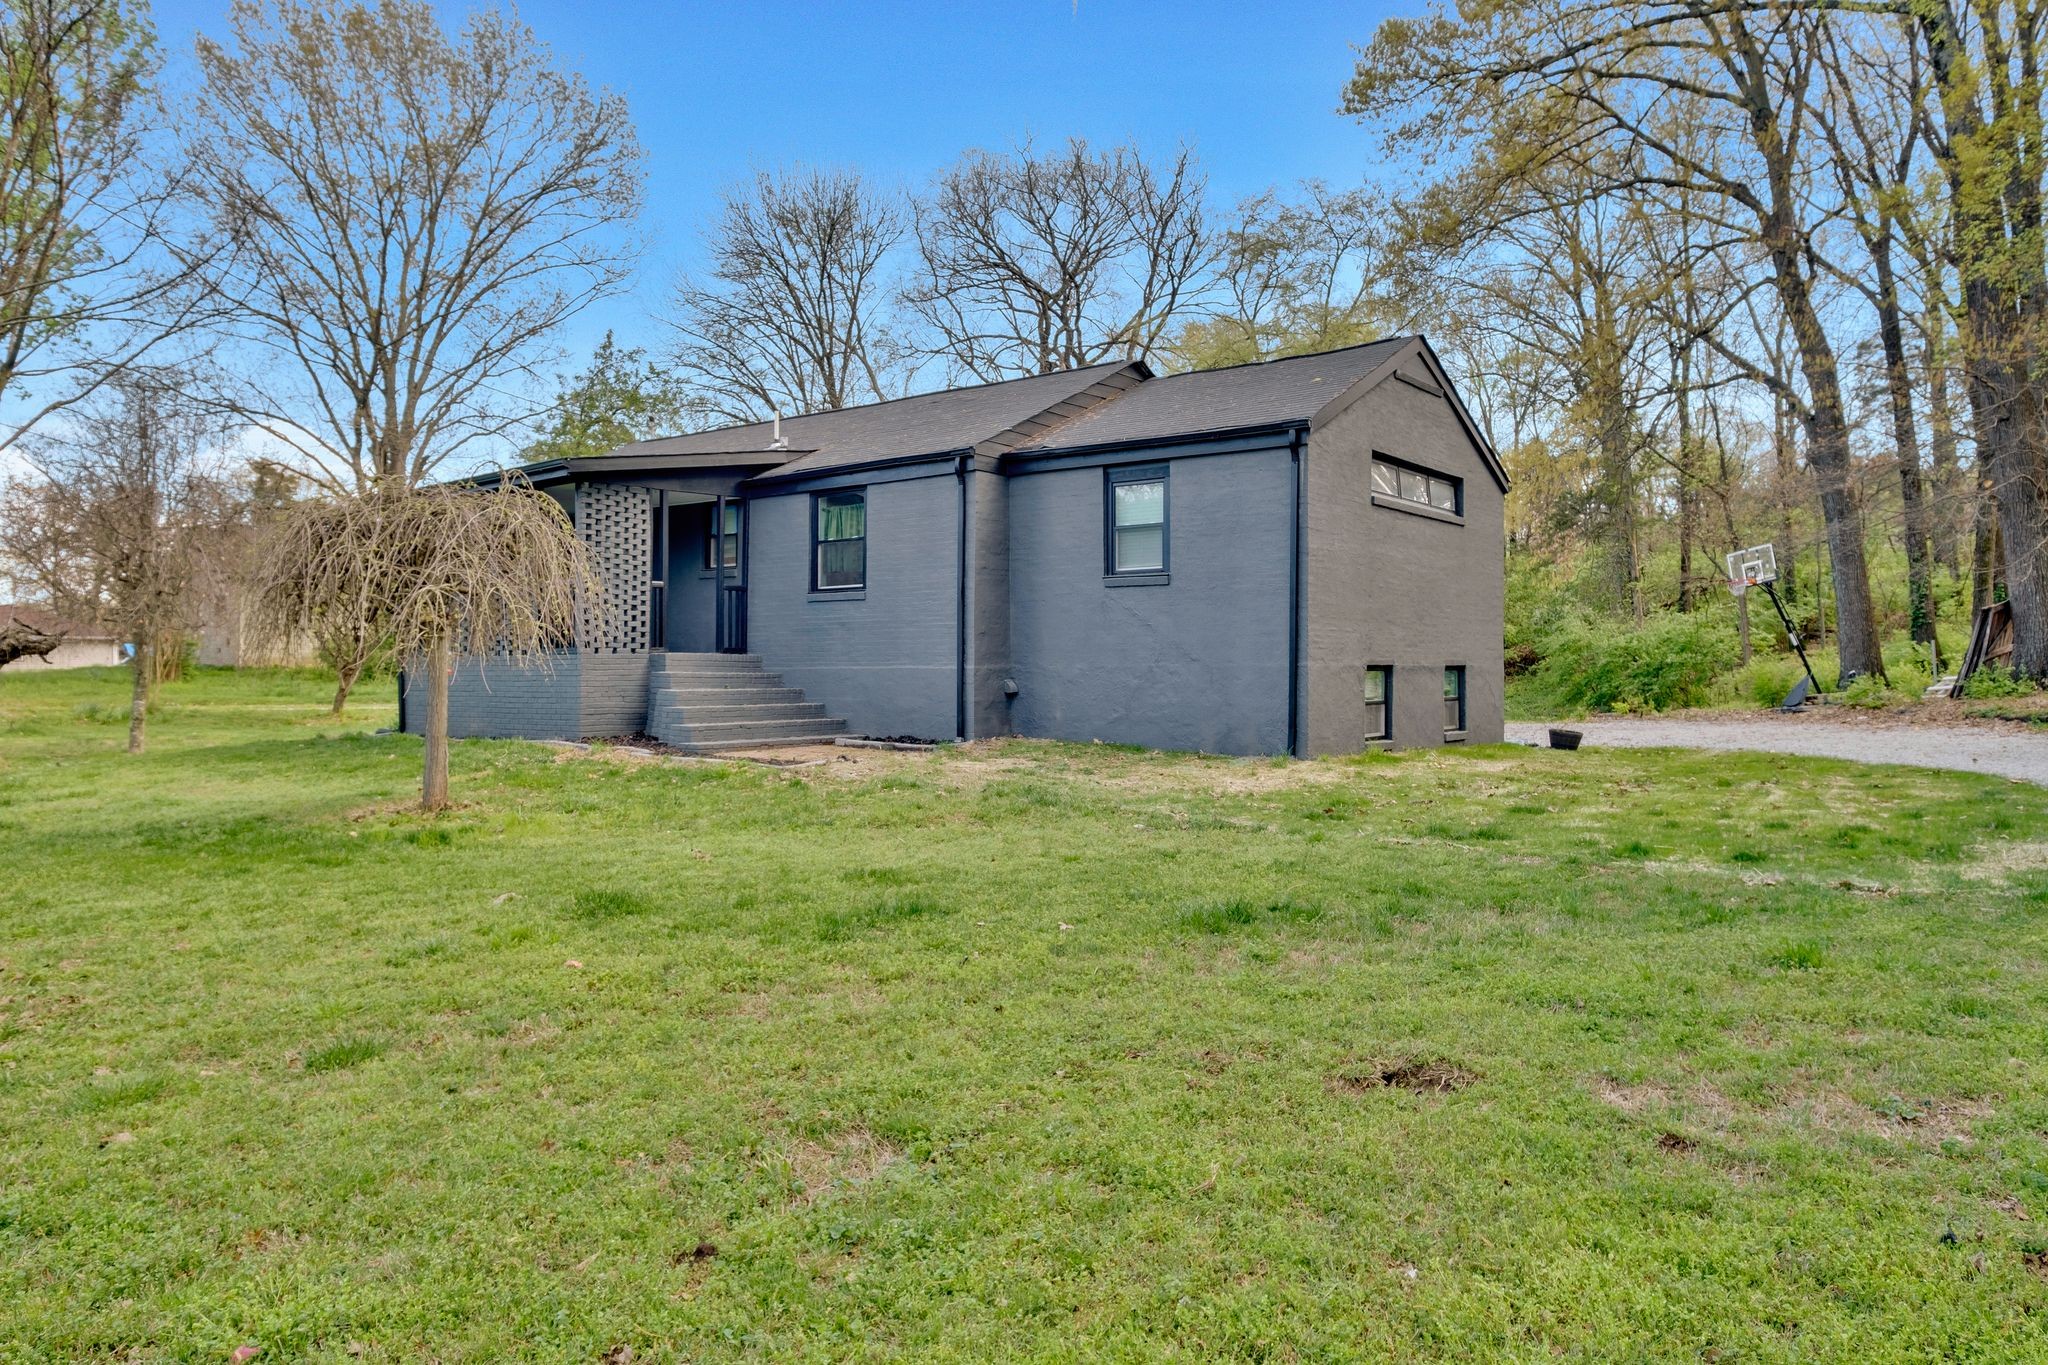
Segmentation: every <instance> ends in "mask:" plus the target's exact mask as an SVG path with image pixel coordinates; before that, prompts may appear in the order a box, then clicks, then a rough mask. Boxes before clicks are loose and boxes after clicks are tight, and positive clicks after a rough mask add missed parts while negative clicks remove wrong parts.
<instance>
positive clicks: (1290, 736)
mask: <svg viewBox="0 0 2048 1365" xmlns="http://www.w3.org/2000/svg"><path fill="white" fill-rule="evenodd" d="M1301 435H1302V428H1300V427H1296V428H1295V429H1294V434H1293V435H1291V436H1289V437H1288V438H1287V459H1288V465H1289V473H1290V475H1291V476H1292V479H1293V484H1294V488H1293V498H1292V507H1291V508H1290V512H1291V515H1290V516H1289V517H1288V519H1287V752H1288V754H1289V755H1291V756H1292V757H1295V758H1299V757H1301V539H1302V537H1301V509H1302V491H1301V481H1302V454H1303V451H1302V445H1301Z"/></svg>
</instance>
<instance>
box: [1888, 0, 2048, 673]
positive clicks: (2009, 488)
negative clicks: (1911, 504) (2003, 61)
mask: <svg viewBox="0 0 2048 1365" xmlns="http://www.w3.org/2000/svg"><path fill="white" fill-rule="evenodd" d="M1913 13H1914V14H1915V16H1916V17H1917V19H1918V20H1919V23H1920V28H1921V32H1922V34H1923V35H1924V36H1925V38H1926V40H1927V48H1928V53H1929V57H1930V59H1931V63H1932V66H1933V70H1934V76H1935V82H1936V85H1937V87H1938V88H1939V90H1940V93H1941V103H1942V112H1943V114H1944V115H1945V116H1946V119H1947V122H1948V137H1949V143H1950V145H1951V146H1952V147H1953V148H1954V151H1953V152H1952V153H1951V154H1950V155H1949V156H1948V157H1947V158H1946V166H1945V169H1946V171H1947V178H1948V190H1949V208H1950V216H1951V218H1952V219H1953V221H1954V225H1955V241H1956V243H1957V251H1958V255H1957V272H1958V274H1959V275H1960V276H1961V277H1962V282H1963V304H1964V314H1965V325H1964V334H1963V373H1964V378H1965V380H1966V381H1967V383H1968V386H1969V391H1970V407H1971V410H1972V412H1973V414H1974V416H1975V419H1976V424H1977V451H1978V461H1979V469H1980V470H1981V471H1982V472H1983V473H1984V474H1985V475H1987V476H1988V477H1989V480H1990V484H1991V493H1992V497H1993V498H1994V500H1995V501H1996V504H1997V516H1996V519H1995V525H1996V527H1997V530H1998V540H1997V543H1996V544H1995V545H1994V546H1993V547H1992V548H1993V550H1994V572H1995V554H1996V550H1997V549H1999V548H2002V549H2003V551H2004V556H2005V594H2006V601H2007V602H2009V603H2010V604H2011V607H2012V667H2013V671H2014V672H2015V673H2019V674H2021V675H2023V676H2026V677H2030V678H2036V679H2040V680H2043V681H2048V488H2044V486H2043V485H2044V483H2048V449H2044V443H2048V431H2043V429H2042V426H2041V421H2040V417H2039V412H2040V404H2041V400H2042V394H2041V391H2040V379H2039V378H2038V376H2037V373H2036V371H2035V366H2036V365H2037V364H2038V361H2037V360H2036V359H2035V356H2034V352H2035V348H2036V347H2038V345H2039V344H2040V336H2041V332H2042V330H2043V329H2044V328H2048V276H2044V257H2043V255H2042V244H2041V233H2040V226H2041V187H2040V181H2039V177H2038V174H2033V175H2023V174H2021V171H2022V170H2023V169H2025V168H2028V167H2034V168H2038V165H2039V162H2038V158H2037V152H2038V147H2037V146H2033V145H2027V144H2028V143H2029V140H2030V139H2031V138H2036V137H2038V135H2039V129H2040V112H2039V110H2038V108H2032V109H2010V110H2006V111H2004V113H2005V116H2004V117H2000V118H1997V119H1995V120H1994V121H1993V122H1991V123H1988V124H1987V123H1986V122H1985V119H1984V114H1983V108H1982V106H1981V104H1980V102H1979V101H1980V99H1981V98H1982V87H1983V82H1984V80H1985V78H1986V76H1987V74H1988V75H1989V77H1990V80H1991V94H1992V96H1993V99H1994V112H1998V111H1997V109H1996V101H1997V99H1998V97H1999V96H2000V95H2001V94H2002V93H2004V94H2008V95H2009V94H2010V92H2009V91H2001V88H2000V86H1999V84H1998V81H1999V75H1998V73H1997V71H1996V69H1995V68H1993V69H1991V70H1990V71H1988V72H1987V67H1988V66H1991V64H1989V63H1984V62H1978V61H1975V60H1972V54H1971V52H1970V50H1969V45H1968V42H1967V40H1966V38H1965V35H1964V31H1963V28H1962V25H1961V24H1960V23H1959V22H1958V20H1957V16H1956V13H1955V10H1954V8H1953V6H1952V5H1951V4H1949V3H1948V0H1935V2H1934V3H1926V4H1922V5H1919V6H1916V7H1915V8H1914V11H1913ZM1986 41H1987V42H1990V41H1992V40H1991V39H1990V38H1987V39H1986ZM1997 41H1999V42H2001V43H2004V42H2013V41H2016V42H2017V45H2018V50H2019V52H2020V55H2021V57H2022V59H2023V62H2024V63H2025V64H2026V66H2027V68H2028V70H2029V72H2030V73H2031V71H2032V69H2033V63H2034V61H2035V60H2036V55H2035V52H2034V50H2033V43H2034V35H2033V34H2032V33H2030V32H2026V31H2021V32H2019V33H2017V34H2003V35H1998V38H1997ZM2025 89H2026V87H2025V86H2024V85H2023V86H2022V87H2021V91H2022V92H2024V91H2025ZM2036 98H2038V96H2036Z"/></svg>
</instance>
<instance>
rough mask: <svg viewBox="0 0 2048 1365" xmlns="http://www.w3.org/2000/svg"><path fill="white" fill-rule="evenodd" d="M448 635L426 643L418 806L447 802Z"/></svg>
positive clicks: (426, 807) (443, 805)
mask: <svg viewBox="0 0 2048 1365" xmlns="http://www.w3.org/2000/svg"><path fill="white" fill-rule="evenodd" d="M448 666H449V659H448V637H447V636H446V635H436V636H435V637H434V639H433V642H432V643H431V644H429V645H428V646H427V724H426V729H425V730H424V732H423V733H424V734H425V736H426V768H425V771H424V772H423V773H422V774H421V777H420V809H421V810H424V811H436V810H445V809H446V808H447V806H448Z"/></svg>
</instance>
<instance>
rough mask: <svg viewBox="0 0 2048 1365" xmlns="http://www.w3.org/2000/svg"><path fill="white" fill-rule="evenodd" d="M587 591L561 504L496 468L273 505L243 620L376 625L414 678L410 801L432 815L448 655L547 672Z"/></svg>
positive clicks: (285, 638)
mask: <svg viewBox="0 0 2048 1365" xmlns="http://www.w3.org/2000/svg"><path fill="white" fill-rule="evenodd" d="M599 600H600V595H599V587H598V583H597V580H596V577H595V575H594V573H593V572H592V570H591V565H590V559H589V555H588V552H587V551H586V550H585V549H584V546H583V543H582V541H581V540H579V539H578V538H577V536H576V532H575V528H574V527H573V526H571V524H570V522H569V518H568V516H567V514H565V513H564V512H563V511H562V508H561V505H560V504H558V503H557V502H556V501H555V500H554V499H553V498H550V497H548V496H547V495H546V494H545V493H541V492H538V491H536V490H535V489H534V488H533V487H532V485H530V484H528V483H526V482H525V481H523V480H521V479H519V478H517V477H515V476H511V475H507V476H506V477H504V478H503V479H501V480H500V481H499V483H498V484H497V486H495V487H469V486H441V487H431V488H424V489H417V490H412V491H407V490H405V489H403V488H399V487H385V488H378V489H374V490H372V491H370V492H367V493H362V494H357V495H353V496H343V497H332V498H325V499H322V500H320V501H317V502H309V503H305V504H302V505H300V506H297V507H294V508H291V509H290V510H288V511H286V512H284V513H283V514H281V515H280V516H279V517H278V519H277V522H276V524H275V525H274V526H273V527H272V528H271V530H270V532H269V534H268V535H267V536H266V537H265V538H264V540H263V542H262V543H261V545H260V546H259V548H258V550H257V553H256V555H255V561H254V569H253V573H252V581H251V583H250V585H249V592H248V594H247V601H248V602H249V608H248V617H247V619H246V620H245V623H244V629H245V631H246V632H247V634H248V636H249V637H250V638H251V639H253V640H257V641H261V642H267V643H269V644H270V645H272V646H283V645H285V644H287V643H289V642H290V641H293V640H298V639H303V638H305V636H306V635H307V634H308V633H314V634H317V633H318V632H320V631H321V630H322V629H324V628H326V627H327V626H328V625H329V624H330V623H331V622H332V621H333V620H334V619H336V618H337V617H344V616H353V617H357V618H358V619H360V618H362V617H364V616H367V617H368V618H369V619H373V620H376V621H378V622H380V623H381V624H382V625H383V627H384V629H385V630H386V631H387V632H388V633H389V637H390V639H391V640H392V641H393V642H394V644H395V647H396V649H397V651H398V654H399V656H400V657H401V658H404V659H408V660H410V661H412V672H411V679H412V681H414V682H416V681H417V680H419V679H420V678H422V677H424V679H425V681H426V709H425V717H424V725H423V726H422V734H423V737H424V738H425V740H426V761H425V768H424V771H423V774H422V776H421V781H420V809H422V810H426V811H436V810H441V809H443V808H445V807H446V806H447V804H448V679H449V674H450V672H451V671H452V670H453V668H454V667H455V663H456V661H457V660H458V659H477V660H484V659H490V660H493V661H501V662H509V663H512V664H514V665H515V666H518V667H522V668H536V667H537V668H546V667H547V666H548V664H549V656H550V653H551V651H553V650H555V649H557V648H559V647H562V646H565V645H569V644H573V643H574V641H575V638H576V633H577V627H578V623H579V620H580V618H581V617H582V616H583V615H584V614H586V613H588V612H590V611H592V610H595V609H596V604H597V603H598V602H599ZM409 685H410V684H409Z"/></svg>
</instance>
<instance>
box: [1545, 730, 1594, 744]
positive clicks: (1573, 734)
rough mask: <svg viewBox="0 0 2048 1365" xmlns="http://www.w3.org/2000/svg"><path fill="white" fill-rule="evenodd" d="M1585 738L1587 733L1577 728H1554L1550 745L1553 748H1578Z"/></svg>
mask: <svg viewBox="0 0 2048 1365" xmlns="http://www.w3.org/2000/svg"><path fill="white" fill-rule="evenodd" d="M1584 738H1585V735H1583V734H1581V733H1580V732H1579V731H1577V730H1552V731H1551V732H1550V747H1551V748H1553V749H1576V748H1578V747H1579V741H1580V740H1582V739H1584Z"/></svg>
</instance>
